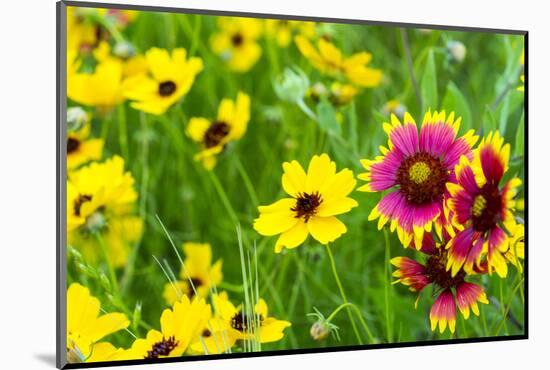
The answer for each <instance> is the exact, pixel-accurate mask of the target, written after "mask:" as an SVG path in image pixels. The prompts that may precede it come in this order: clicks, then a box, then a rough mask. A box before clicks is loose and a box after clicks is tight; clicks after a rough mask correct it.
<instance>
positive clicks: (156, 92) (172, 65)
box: [124, 48, 203, 115]
mask: <svg viewBox="0 0 550 370" xmlns="http://www.w3.org/2000/svg"><path fill="white" fill-rule="evenodd" d="M145 60H146V62H147V66H148V71H149V74H140V75H138V76H133V77H129V78H127V79H126V80H125V82H124V94H125V96H126V97H127V98H128V99H131V100H134V102H133V103H132V104H131V106H132V107H133V108H135V109H137V110H141V111H143V112H147V113H151V114H156V115H160V114H163V113H164V112H166V110H167V109H168V108H170V107H171V106H172V105H173V104H175V103H176V102H177V101H179V100H180V99H181V98H182V97H183V96H184V95H186V94H187V93H188V92H189V90H190V89H191V86H192V85H193V82H194V81H195V77H196V76H197V74H199V72H201V71H202V68H203V63H202V59H200V58H197V57H192V58H189V59H187V51H186V50H185V49H183V48H178V49H174V50H173V51H172V54H171V55H170V53H168V51H167V50H165V49H159V48H152V49H149V50H148V51H147V52H146V53H145Z"/></svg>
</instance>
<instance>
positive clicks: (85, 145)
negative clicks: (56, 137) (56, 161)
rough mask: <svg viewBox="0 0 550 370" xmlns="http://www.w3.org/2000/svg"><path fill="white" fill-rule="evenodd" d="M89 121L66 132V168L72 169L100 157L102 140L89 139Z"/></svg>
mask: <svg viewBox="0 0 550 370" xmlns="http://www.w3.org/2000/svg"><path fill="white" fill-rule="evenodd" d="M90 128H91V125H90V121H89V120H87V121H86V122H85V123H84V125H82V127H80V128H79V129H77V130H74V131H68V132H67V169H68V170H72V169H75V168H77V167H79V166H80V165H82V164H85V163H87V162H89V161H92V160H98V159H101V155H102V153H103V140H101V139H90V138H89V136H90Z"/></svg>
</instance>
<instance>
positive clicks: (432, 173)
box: [397, 152, 449, 204]
mask: <svg viewBox="0 0 550 370" xmlns="http://www.w3.org/2000/svg"><path fill="white" fill-rule="evenodd" d="M448 178H449V172H448V171H447V169H445V167H444V166H443V163H441V160H440V159H439V158H436V157H434V156H433V155H431V154H429V153H426V152H419V153H416V154H414V155H412V156H410V157H408V158H407V159H405V160H404V161H403V163H402V164H401V166H400V167H399V169H398V170H397V182H398V183H399V186H400V190H401V192H402V193H403V194H404V195H405V196H406V197H407V200H408V201H410V202H412V203H416V204H424V203H429V202H433V201H439V200H440V199H441V197H442V196H443V193H444V192H445V184H446V183H447V180H448Z"/></svg>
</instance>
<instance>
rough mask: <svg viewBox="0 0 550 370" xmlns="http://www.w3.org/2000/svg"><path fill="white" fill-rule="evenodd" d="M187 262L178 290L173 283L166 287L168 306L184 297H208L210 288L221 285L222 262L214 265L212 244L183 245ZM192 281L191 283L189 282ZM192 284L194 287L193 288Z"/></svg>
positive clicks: (165, 295) (177, 283) (178, 281)
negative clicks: (196, 295)
mask: <svg viewBox="0 0 550 370" xmlns="http://www.w3.org/2000/svg"><path fill="white" fill-rule="evenodd" d="M183 252H184V253H185V260H184V261H183V264H184V265H185V268H184V267H183V266H182V268H181V270H180V275H179V277H180V280H177V281H176V282H175V287H176V290H174V285H172V283H167V284H166V285H165V286H164V294H163V296H164V299H165V300H166V302H168V304H170V305H171V304H173V303H174V302H176V301H178V300H179V299H180V297H181V296H182V295H187V296H188V297H189V298H192V297H193V296H194V295H195V291H196V292H197V294H198V296H199V297H203V298H205V297H207V296H208V294H209V293H210V288H211V287H215V286H217V285H218V284H219V283H221V281H222V278H223V275H222V260H218V261H216V263H214V264H213V265H212V248H211V247H210V244H200V243H183ZM189 280H191V281H189ZM191 283H192V284H193V286H191Z"/></svg>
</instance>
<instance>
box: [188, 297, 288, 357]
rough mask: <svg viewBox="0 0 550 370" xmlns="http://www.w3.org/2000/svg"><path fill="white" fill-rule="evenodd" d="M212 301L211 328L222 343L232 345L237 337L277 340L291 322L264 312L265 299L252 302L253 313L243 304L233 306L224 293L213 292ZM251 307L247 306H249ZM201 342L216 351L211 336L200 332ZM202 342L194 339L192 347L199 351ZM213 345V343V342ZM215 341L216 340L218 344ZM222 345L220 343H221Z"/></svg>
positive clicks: (253, 339)
mask: <svg viewBox="0 0 550 370" xmlns="http://www.w3.org/2000/svg"><path fill="white" fill-rule="evenodd" d="M212 304H213V306H214V307H215V310H216V318H217V321H214V325H213V326H214V328H215V329H214V330H216V334H217V335H216V340H218V341H219V340H220V339H219V338H217V337H221V340H225V341H226V343H225V345H227V346H232V345H233V344H234V343H235V341H237V340H249V341H257V342H259V343H271V342H277V341H279V340H281V339H283V337H284V330H285V329H286V328H288V327H290V326H291V323H290V322H288V321H284V320H278V319H276V318H274V317H270V316H269V315H268V307H267V304H266V302H265V301H264V300H263V299H262V298H260V299H259V300H258V302H257V303H256V304H255V305H254V313H253V314H252V313H248V314H247V312H246V310H243V306H242V305H240V306H238V307H236V306H235V305H233V303H231V301H230V300H229V299H228V297H227V295H226V294H223V293H222V294H220V295H214V296H213V297H212ZM250 311H251V310H250ZM202 343H204V344H205V346H206V347H207V350H211V353H217V352H218V351H217V349H216V347H215V345H214V344H215V343H214V337H213V336H212V337H206V339H205V337H204V336H203V340H202ZM202 343H200V342H197V341H196V342H195V343H194V344H193V345H192V350H193V351H196V352H198V351H200V349H201V348H202ZM213 345H214V346H213ZM218 345H219V344H218ZM222 348H223V345H222Z"/></svg>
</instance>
